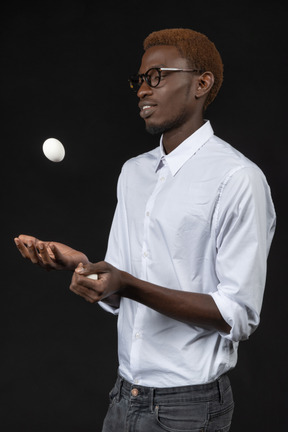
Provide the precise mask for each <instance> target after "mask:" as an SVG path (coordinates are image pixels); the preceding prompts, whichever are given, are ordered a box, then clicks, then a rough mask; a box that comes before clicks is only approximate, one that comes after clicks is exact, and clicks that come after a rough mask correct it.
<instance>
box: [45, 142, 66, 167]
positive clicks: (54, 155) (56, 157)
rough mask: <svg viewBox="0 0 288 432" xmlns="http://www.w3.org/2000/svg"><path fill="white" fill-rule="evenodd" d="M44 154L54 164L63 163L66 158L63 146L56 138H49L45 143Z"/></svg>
mask: <svg viewBox="0 0 288 432" xmlns="http://www.w3.org/2000/svg"><path fill="white" fill-rule="evenodd" d="M42 149H43V153H44V155H45V156H46V157H47V159H49V160H50V161H52V162H61V161H62V160H63V159H64V156H65V148H64V146H63V144H62V143H61V142H60V141H59V140H57V139H56V138H48V139H47V140H46V141H44V143H43V147H42Z"/></svg>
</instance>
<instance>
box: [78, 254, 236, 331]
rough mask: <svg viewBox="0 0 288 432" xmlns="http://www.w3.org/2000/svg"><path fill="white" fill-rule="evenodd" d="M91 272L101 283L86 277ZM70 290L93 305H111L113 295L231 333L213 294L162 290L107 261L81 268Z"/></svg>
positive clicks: (183, 319) (185, 320)
mask: <svg viewBox="0 0 288 432" xmlns="http://www.w3.org/2000/svg"><path fill="white" fill-rule="evenodd" d="M91 273H97V274H98V280H91V279H88V278H87V277H85V276H87V275H88V274H91ZM70 289H71V291H73V292H74V293H75V294H78V295H80V296H82V297H83V298H85V299H86V300H87V301H89V302H90V303H95V302H99V301H104V302H107V303H108V304H110V302H109V300H110V296H111V300H112V299H113V300H114V299H117V297H116V296H121V297H127V298H129V299H131V300H135V301H137V302H139V303H142V304H144V305H145V306H148V307H150V308H152V309H154V310H156V311H157V312H160V313H162V314H164V315H167V316H169V317H171V318H173V319H176V320H178V321H182V322H185V323H189V324H194V325H199V326H203V327H208V328H214V329H216V330H218V331H221V332H225V333H229V332H230V326H229V324H227V323H226V321H225V320H224V319H223V318H222V315H221V314H220V312H219V310H218V308H217V306H216V303H215V302H214V300H213V298H212V297H211V296H210V295H209V294H199V293H193V292H187V291H178V290H173V289H170V288H165V287H161V286H158V285H155V284H152V283H149V282H146V281H143V280H140V279H137V278H135V277H134V276H132V275H131V274H129V273H126V272H123V271H120V270H118V269H116V268H115V267H113V266H112V265H110V264H108V263H106V262H100V263H96V264H91V263H90V264H88V265H87V266H83V265H80V266H78V267H77V269H76V270H75V272H74V275H73V278H72V282H71V285H70ZM112 296H114V297H112ZM118 298H119V297H118Z"/></svg>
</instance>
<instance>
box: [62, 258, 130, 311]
mask: <svg viewBox="0 0 288 432" xmlns="http://www.w3.org/2000/svg"><path fill="white" fill-rule="evenodd" d="M95 273H96V274H97V275H98V279H97V280H93V279H90V278H88V277H87V276H88V275H90V274H95ZM121 275H122V272H121V271H120V270H118V269H117V268H116V267H113V266H112V265H111V264H108V263H107V262H105V261H101V262H98V263H96V264H92V263H89V264H87V265H83V263H81V264H79V265H78V267H77V268H76V269H75V272H74V274H73V278H72V281H71V285H70V290H71V291H73V292H74V293H75V294H77V295H80V296H81V297H83V298H84V299H85V300H87V301H88V302H90V303H96V302H99V301H100V300H101V301H103V300H104V301H105V299H106V298H107V301H106V302H107V303H108V304H110V305H113V306H115V305H119V297H118V295H116V294H120V292H121V288H122V280H121Z"/></svg>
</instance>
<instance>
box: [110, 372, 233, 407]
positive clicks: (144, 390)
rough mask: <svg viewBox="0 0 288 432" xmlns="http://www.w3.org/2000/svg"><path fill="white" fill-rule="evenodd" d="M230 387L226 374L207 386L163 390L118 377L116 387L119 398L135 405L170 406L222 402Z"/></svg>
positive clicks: (166, 388) (165, 388)
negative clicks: (216, 400)
mask: <svg viewBox="0 0 288 432" xmlns="http://www.w3.org/2000/svg"><path fill="white" fill-rule="evenodd" d="M229 386H230V380H229V377H228V376H227V375H226V374H225V375H222V376H220V377H219V378H217V379H216V380H215V381H213V382H210V383H207V384H199V385H188V386H180V387H163V388H162V387H161V388H157V387H156V388H154V387H146V386H141V385H138V384H133V383H130V382H128V381H126V380H125V379H124V378H123V377H122V376H121V375H118V378H117V381H116V385H115V387H116V389H117V393H118V398H120V397H121V396H122V397H124V398H125V399H129V400H131V401H133V402H134V403H135V402H136V403H141V404H142V403H146V404H152V403H155V404H158V403H166V404H169V402H171V403H172V401H173V403H174V404H175V403H179V404H182V403H188V402H205V401H207V402H208V401H212V400H215V399H218V400H219V401H220V402H222V401H223V394H224V393H225V391H226V389H227V388H228V387H229Z"/></svg>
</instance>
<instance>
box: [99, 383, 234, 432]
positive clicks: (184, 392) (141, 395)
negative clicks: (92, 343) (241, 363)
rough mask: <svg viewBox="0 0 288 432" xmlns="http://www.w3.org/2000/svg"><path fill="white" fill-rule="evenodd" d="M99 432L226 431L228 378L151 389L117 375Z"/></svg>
mask: <svg viewBox="0 0 288 432" xmlns="http://www.w3.org/2000/svg"><path fill="white" fill-rule="evenodd" d="M109 396H110V405H109V409H108V412H107V415H106V417H105V420H104V424H103V429H102V432H163V431H168V432H227V431H229V429H230V425H231V419H232V414H233V408H234V402H233V395H232V389H231V385H230V381H229V378H228V376H227V375H223V376H222V377H220V378H218V379H217V380H216V381H214V382H213V383H209V384H203V385H196V386H184V387H172V388H150V387H143V386H139V385H134V384H131V383H129V382H127V381H125V380H124V379H123V378H122V377H118V379H117V381H116V384H115V386H114V387H113V389H112V390H111V392H110V395H109Z"/></svg>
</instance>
